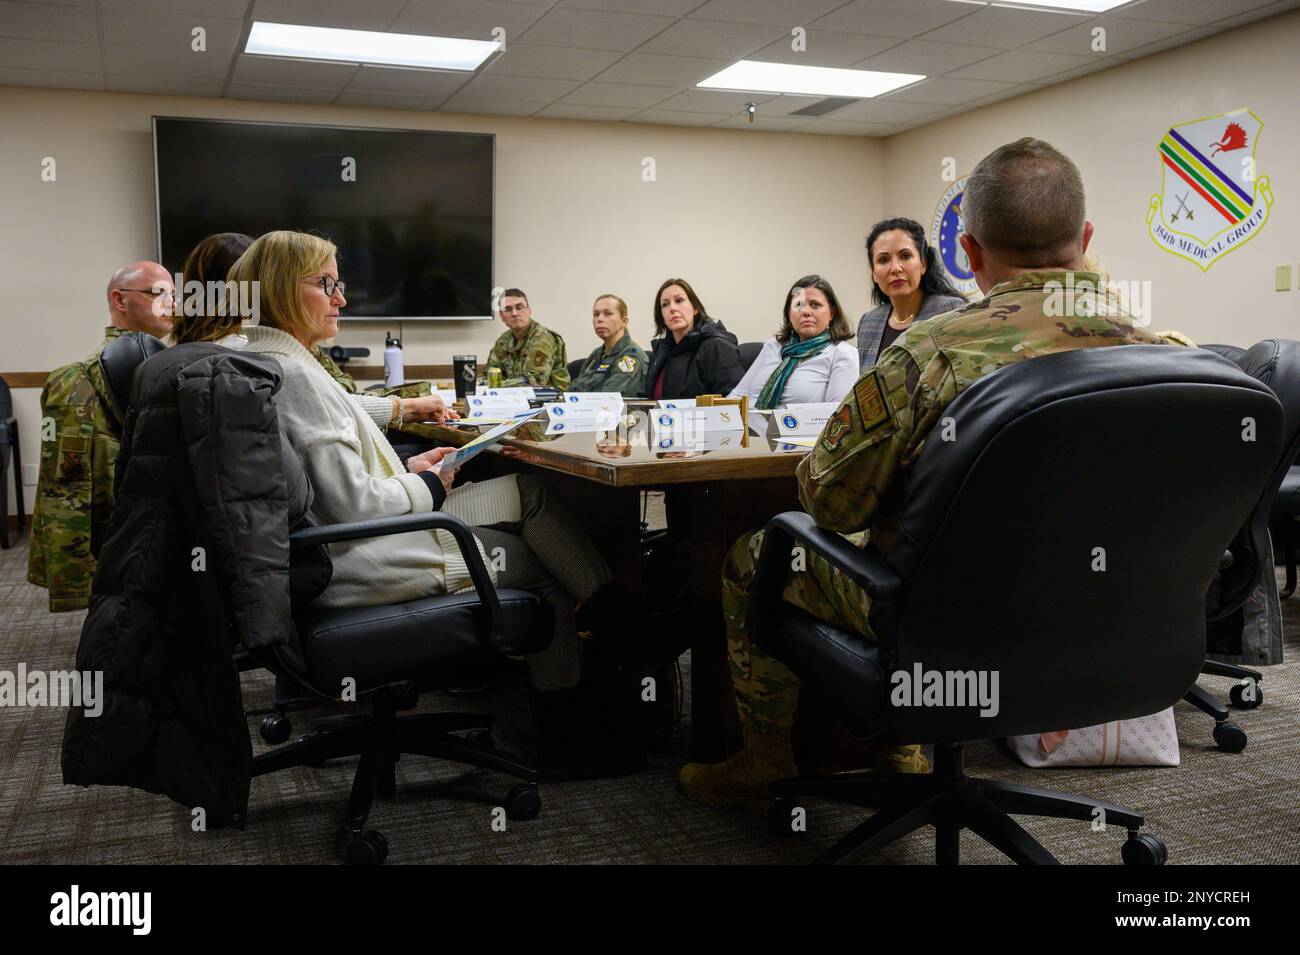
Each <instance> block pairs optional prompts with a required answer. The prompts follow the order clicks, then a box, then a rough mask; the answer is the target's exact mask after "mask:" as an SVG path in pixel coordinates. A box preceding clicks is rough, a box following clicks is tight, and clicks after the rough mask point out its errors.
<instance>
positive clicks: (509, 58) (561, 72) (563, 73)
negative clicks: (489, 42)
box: [486, 43, 621, 80]
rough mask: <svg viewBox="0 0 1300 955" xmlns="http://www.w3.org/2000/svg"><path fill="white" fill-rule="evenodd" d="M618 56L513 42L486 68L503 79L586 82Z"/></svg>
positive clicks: (602, 51)
mask: <svg viewBox="0 0 1300 955" xmlns="http://www.w3.org/2000/svg"><path fill="white" fill-rule="evenodd" d="M620 55H621V54H619V53H616V52H613V51H612V50H578V49H574V48H573V47H565V46H532V45H530V44H527V43H512V44H509V45H507V47H506V49H505V51H504V52H502V53H501V55H500V56H498V57H497V58H496V59H495V60H492V61H491V62H490V63H489V64H488V65H487V67H486V69H487V70H488V71H489V72H491V73H493V74H501V75H502V76H541V77H545V78H547V79H554V80H589V79H591V78H592V77H593V76H595V75H596V74H597V73H599V72H600V71H601V70H603V69H605V68H606V67H607V66H609V65H610V64H612V63H614V62H615V61H616V60H617V59H618V58H619V56H620Z"/></svg>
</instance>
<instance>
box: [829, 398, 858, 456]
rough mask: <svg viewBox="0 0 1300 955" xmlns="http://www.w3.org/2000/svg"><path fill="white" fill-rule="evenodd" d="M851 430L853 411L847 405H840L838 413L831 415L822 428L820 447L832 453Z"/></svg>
mask: <svg viewBox="0 0 1300 955" xmlns="http://www.w3.org/2000/svg"><path fill="white" fill-rule="evenodd" d="M852 430H853V410H852V409H851V408H850V407H849V406H848V404H842V405H840V409H839V411H837V412H835V414H833V415H831V417H830V420H829V421H827V422H826V425H825V427H823V428H822V447H823V448H825V449H826V450H827V451H834V450H835V449H836V448H838V447H839V446H840V442H842V441H843V440H844V438H845V436H846V435H847V434H848V433H849V432H850V431H852Z"/></svg>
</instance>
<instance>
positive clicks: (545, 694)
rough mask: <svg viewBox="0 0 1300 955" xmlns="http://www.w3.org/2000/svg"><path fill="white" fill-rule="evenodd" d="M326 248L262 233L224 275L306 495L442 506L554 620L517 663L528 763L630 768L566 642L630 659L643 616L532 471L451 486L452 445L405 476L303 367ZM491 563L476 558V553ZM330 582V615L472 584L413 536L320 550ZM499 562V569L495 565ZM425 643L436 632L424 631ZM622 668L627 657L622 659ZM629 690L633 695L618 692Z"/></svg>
mask: <svg viewBox="0 0 1300 955" xmlns="http://www.w3.org/2000/svg"><path fill="white" fill-rule="evenodd" d="M335 255H336V251H335V247H334V245H333V244H332V243H330V242H328V241H327V240H325V239H322V238H319V237H317V236H312V235H307V234H304V233H301V232H269V233H267V234H266V235H264V236H262V237H261V238H259V239H258V240H257V241H255V242H254V243H253V244H252V245H251V246H250V247H249V248H248V250H247V251H246V252H245V253H244V254H243V255H242V256H240V258H239V260H238V261H237V262H236V263H235V264H234V266H233V267H232V268H231V270H230V276H229V277H230V279H231V280H232V281H235V282H253V281H256V282H258V283H259V287H260V293H261V299H260V312H261V321H260V323H259V324H258V325H256V326H253V327H248V328H246V329H245V334H246V335H247V337H248V346H247V347H248V350H249V351H250V352H258V353H260V354H263V355H269V356H271V357H273V358H275V359H277V360H278V361H279V363H280V366H281V368H282V369H283V381H282V383H281V387H280V390H279V392H278V393H277V394H276V398H275V402H276V408H277V411H278V412H279V417H280V424H281V428H282V429H283V431H284V433H285V434H286V435H287V436H288V439H289V441H290V443H291V444H292V446H293V448H294V450H295V451H296V452H297V454H298V456H299V457H300V458H301V459H302V463H303V466H304V469H305V470H306V473H307V476H308V478H309V479H310V480H311V483H312V487H313V489H314V491H315V500H314V502H313V504H312V513H313V515H314V516H315V517H316V518H317V519H318V520H320V521H322V522H324V523H343V522H348V521H360V520H372V519H374V518H378V517H390V516H395V515H399V514H408V513H412V512H421V511H430V510H442V511H445V512H447V513H449V514H452V515H454V516H456V517H458V518H460V519H461V520H462V521H464V522H465V523H466V524H469V525H470V526H471V528H472V529H473V533H474V536H475V537H476V538H477V540H478V543H479V546H480V550H483V551H484V552H485V553H484V563H485V564H487V565H488V566H489V567H490V568H493V569H492V573H493V576H494V583H497V584H498V585H499V586H502V587H514V588H521V589H525V590H531V591H533V592H535V593H537V594H539V595H540V596H541V597H543V598H544V599H545V600H546V601H547V602H548V603H549V604H550V606H551V608H552V610H553V611H554V612H555V631H554V638H553V641H552V643H551V647H550V648H549V649H548V650H547V651H545V652H544V653H541V654H538V655H536V656H535V657H533V658H530V660H529V669H530V673H531V676H532V683H533V687H534V689H535V691H536V692H535V694H534V703H535V706H536V710H537V716H538V755H539V758H540V760H541V762H542V766H543V769H544V770H546V771H547V772H548V773H549V774H551V777H552V778H590V777H593V776H598V775H615V774H619V773H623V772H629V771H635V770H636V769H639V768H640V766H641V764H642V762H643V761H644V757H645V748H644V741H643V740H640V741H638V740H636V739H634V738H633V737H632V734H630V733H628V732H627V730H626V729H625V728H623V727H619V726H617V725H613V726H612V725H611V724H614V723H615V722H616V721H613V720H611V719H610V716H611V715H612V714H609V713H601V712H596V711H597V710H598V709H599V708H600V706H601V704H600V702H599V701H600V700H601V696H600V692H599V691H597V690H596V689H595V688H592V687H589V686H588V685H587V684H582V683H581V671H580V659H579V651H578V638H577V633H578V631H579V629H581V630H584V631H589V632H591V633H592V634H593V635H594V636H596V637H597V638H598V639H601V640H602V641H609V644H610V646H609V649H610V652H611V653H612V654H613V655H614V656H615V658H619V654H620V653H623V652H625V651H626V652H628V653H632V652H635V651H639V650H641V649H642V647H641V645H640V644H639V643H638V642H637V640H638V638H639V637H640V638H641V639H648V635H647V634H646V633H645V628H644V626H638V622H639V621H643V620H644V619H645V615H644V614H643V613H641V612H639V607H638V601H637V600H636V598H634V597H632V595H631V594H630V593H628V592H627V590H626V588H623V587H622V586H621V585H619V584H617V583H615V582H614V581H613V579H612V576H611V574H610V571H609V568H608V566H606V564H605V562H604V560H602V559H601V557H600V555H599V554H597V553H596V551H595V548H594V547H593V546H592V544H591V541H590V540H589V539H588V537H587V535H586V533H585V532H584V531H583V530H582V527H581V526H580V525H579V523H578V522H577V520H576V519H575V518H574V517H573V515H572V514H571V513H570V512H569V510H568V508H567V507H566V506H565V505H564V503H563V502H562V501H560V500H558V499H557V498H556V497H555V496H553V495H551V494H550V493H549V491H548V488H547V485H546V482H545V481H544V480H543V479H542V478H541V477H539V476H538V475H536V474H520V475H509V476H506V477H499V478H494V479H492V480H489V481H483V482H480V483H469V484H463V485H460V486H458V487H454V486H453V485H454V482H455V470H454V469H453V468H450V467H444V466H443V465H442V461H443V459H444V458H445V457H446V456H447V454H449V453H450V452H451V451H452V450H453V449H451V448H445V447H444V448H434V449H433V450H431V451H427V452H425V453H423V454H417V455H414V456H412V457H411V458H410V459H409V460H408V461H407V464H406V467H405V468H403V467H402V465H401V462H400V461H399V460H398V458H397V456H396V454H394V452H393V449H392V447H391V446H390V445H389V444H388V442H387V441H385V440H384V438H383V436H382V435H381V434H380V433H379V429H378V428H377V427H376V426H375V423H374V421H373V420H371V418H370V417H369V416H368V415H366V414H365V412H364V411H363V410H361V409H360V408H359V407H358V406H357V405H356V403H355V402H353V401H351V400H350V399H349V396H348V395H347V394H346V393H345V392H344V391H343V389H342V388H340V387H339V386H338V384H337V383H336V382H335V381H334V380H333V379H332V378H330V376H329V375H328V374H327V373H326V372H325V371H324V370H323V369H322V368H321V367H320V365H319V364H317V363H316V361H315V360H314V359H313V358H312V356H311V352H310V350H309V349H310V348H311V346H312V345H313V344H315V343H316V342H318V341H323V340H324V339H327V338H332V337H333V336H334V335H335V334H337V332H338V320H339V311H340V309H342V308H343V306H344V305H346V304H347V299H346V298H344V289H345V285H344V283H343V282H342V281H340V279H339V272H338V263H337V261H336V259H335ZM487 551H491V552H493V553H494V557H497V558H502V557H503V559H501V560H488V559H487V557H486V552H487ZM330 556H331V558H332V559H333V563H334V575H333V578H332V580H331V582H330V585H329V587H328V588H327V589H326V590H325V593H324V594H323V595H322V596H321V597H320V598H319V599H320V600H321V601H322V602H323V603H325V604H327V605H333V606H373V605H380V604H397V603H405V602H407V601H410V600H415V599H418V598H420V597H427V596H430V595H434V594H441V593H454V592H456V591H459V590H462V589H465V588H467V587H469V586H471V581H470V577H469V573H468V571H467V569H466V566H465V561H464V558H463V557H462V556H461V554H460V553H459V551H458V549H457V546H456V544H455V541H454V539H453V538H452V537H451V536H450V535H449V534H447V533H446V532H445V531H436V530H435V531H415V532H412V533H409V534H400V535H395V536H390V537H383V538H373V539H369V540H359V541H352V542H348V543H343V544H334V545H331V546H330ZM494 564H495V565H496V566H499V567H500V568H501V569H500V570H499V572H498V571H497V570H496V569H495V567H494V566H493V565H494ZM429 638H430V639H437V638H438V635H437V634H436V633H431V634H430V635H429ZM625 658H627V659H631V658H632V657H625ZM627 685H628V692H635V685H634V684H631V683H628V684H627Z"/></svg>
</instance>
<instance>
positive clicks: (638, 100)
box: [560, 83, 677, 109]
mask: <svg viewBox="0 0 1300 955" xmlns="http://www.w3.org/2000/svg"><path fill="white" fill-rule="evenodd" d="M676 92H677V88H676V87H674V86H644V85H638V84H633V83H586V84H584V85H582V86H579V87H578V88H577V89H576V90H574V91H573V92H572V93H570V94H569V95H568V96H566V97H564V99H562V100H560V102H561V103H563V104H566V105H573V106H624V107H635V108H637V109H645V108H647V107H650V106H654V105H655V104H656V103H661V102H663V101H664V100H666V99H667V98H668V97H670V96H672V95H673V94H674V93H676Z"/></svg>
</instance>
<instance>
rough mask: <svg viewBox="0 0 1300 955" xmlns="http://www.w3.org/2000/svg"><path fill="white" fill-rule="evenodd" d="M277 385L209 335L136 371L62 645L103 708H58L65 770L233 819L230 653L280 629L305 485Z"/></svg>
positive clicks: (246, 758)
mask: <svg viewBox="0 0 1300 955" xmlns="http://www.w3.org/2000/svg"><path fill="white" fill-rule="evenodd" d="M279 387H280V367H279V365H278V364H277V363H276V362H275V361H274V360H272V359H269V358H266V357H264V356H260V355H250V354H245V353H243V352H240V351H232V350H230V349H227V348H223V347H221V346H220V345H214V344H205V343H204V344H201V343H193V344H186V345H178V346H176V347H174V348H169V349H167V350H166V351H164V352H160V353H159V354H157V355H155V356H154V357H153V358H150V359H149V360H147V361H145V362H144V363H143V364H142V365H141V366H140V367H139V369H138V370H137V371H136V375H135V386H134V388H133V389H132V397H131V410H130V412H129V413H128V415H127V419H126V422H125V425H124V427H123V431H122V446H121V450H120V452H119V454H118V458H117V471H116V480H115V482H114V483H115V487H116V491H115V501H116V506H115V507H114V509H113V517H112V521H111V523H110V525H109V528H108V534H107V537H106V539H105V541H104V543H103V546H102V547H101V548H100V552H99V563H98V568H97V571H96V573H95V579H94V583H93V584H92V587H91V596H90V612H89V614H87V616H86V621H85V624H84V625H83V626H82V629H81V642H80V645H79V646H78V648H77V669H78V670H80V671H82V672H85V671H94V670H102V671H103V672H104V687H103V697H104V699H103V712H102V713H101V714H100V715H99V716H97V717H93V718H92V717H88V716H86V715H85V713H84V712H83V711H82V710H81V709H76V708H74V709H71V710H70V711H69V713H68V719H67V724H66V727H65V730H64V735H63V781H64V782H65V783H72V784H76V785H80V786H91V785H111V786H134V787H136V788H138V789H143V790H146V791H148V792H156V793H162V794H163V795H166V796H170V797H171V798H172V799H174V800H176V801H177V802H179V803H181V804H182V805H185V806H191V807H193V806H202V807H204V808H205V809H206V810H207V819H208V823H209V824H211V825H222V824H227V823H231V822H234V823H241V822H242V819H243V816H244V815H245V812H246V809H247V805H248V787H249V780H250V777H251V773H252V759H253V753H252V746H251V744H250V742H249V738H248V724H247V722H246V721H245V718H244V708H243V704H242V701H241V699H240V690H239V674H238V672H237V671H236V669H235V665H234V663H233V661H232V655H233V652H234V648H235V646H236V645H237V644H242V645H244V646H246V647H271V646H276V645H279V644H284V643H286V642H288V641H289V640H290V639H291V634H292V628H293V625H292V622H291V619H290V598H289V528H290V527H291V526H292V525H293V524H295V523H297V521H298V520H299V519H301V518H302V517H303V515H304V514H305V513H306V511H307V508H308V506H309V503H310V496H311V495H310V488H309V485H308V484H307V481H306V477H305V475H304V474H303V473H302V468H301V465H300V464H299V463H298V459H297V457H296V456H295V455H294V454H293V453H292V450H291V449H290V448H289V446H288V442H287V441H282V439H281V435H280V426H279V421H278V419H277V417H276V413H275V404H274V402H273V400H272V396H273V395H274V394H275V392H276V391H277V390H278V389H279ZM196 548H202V563H199V560H200V555H199V553H197V552H196V550H195V549H196Z"/></svg>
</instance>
